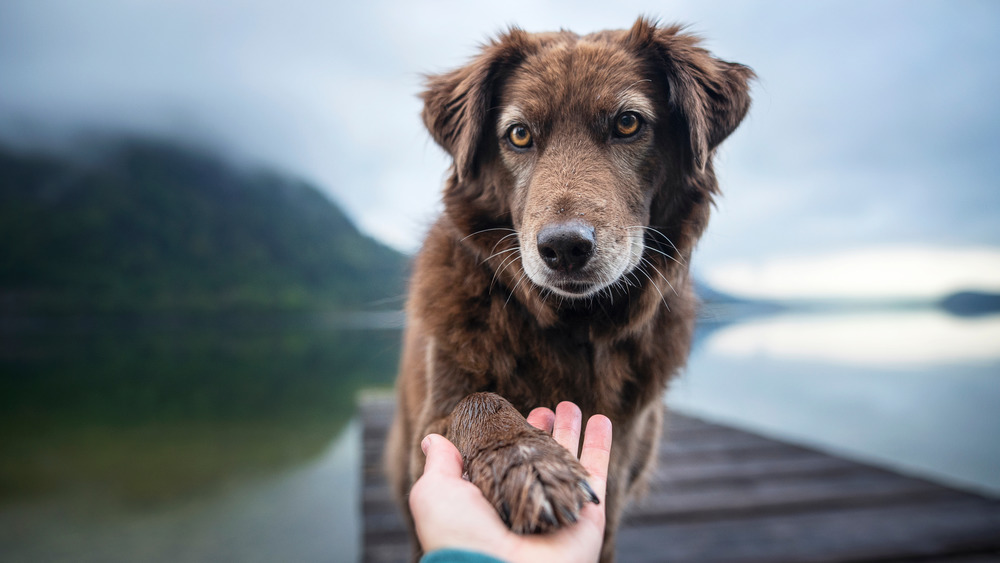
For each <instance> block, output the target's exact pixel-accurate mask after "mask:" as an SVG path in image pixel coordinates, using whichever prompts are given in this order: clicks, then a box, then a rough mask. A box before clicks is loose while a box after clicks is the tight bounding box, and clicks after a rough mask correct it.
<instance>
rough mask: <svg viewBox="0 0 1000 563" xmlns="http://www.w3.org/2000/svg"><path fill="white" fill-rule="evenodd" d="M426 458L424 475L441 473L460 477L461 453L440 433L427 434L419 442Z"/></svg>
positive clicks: (446, 475)
mask: <svg viewBox="0 0 1000 563" xmlns="http://www.w3.org/2000/svg"><path fill="white" fill-rule="evenodd" d="M420 449H422V450H423V451H424V455H425V456H427V460H426V461H425V462H424V475H441V476H445V477H457V478H459V479H461V478H462V454H460V453H458V448H456V447H455V445H454V444H452V443H451V442H450V441H448V439H447V438H445V437H444V436H442V435H440V434H428V435H427V436H426V437H424V439H423V441H421V442H420Z"/></svg>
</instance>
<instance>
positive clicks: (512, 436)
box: [447, 393, 598, 534]
mask: <svg viewBox="0 0 1000 563" xmlns="http://www.w3.org/2000/svg"><path fill="white" fill-rule="evenodd" d="M447 437H448V438H449V439H450V440H451V441H452V442H453V443H454V444H455V446H456V447H458V450H459V452H461V454H462V461H463V463H464V467H465V473H466V475H467V476H468V478H469V480H470V481H471V482H472V483H473V484H475V485H476V486H477V487H479V489H480V490H481V491H482V492H483V495H484V496H485V497H486V498H487V500H489V501H490V503H492V504H493V506H494V507H495V508H496V509H497V512H498V513H499V514H500V517H501V518H503V520H504V522H506V523H507V525H508V526H509V527H510V528H511V530H513V531H515V532H517V533H522V534H524V533H535V532H546V531H549V530H553V529H556V528H559V527H561V526H565V525H567V524H572V523H574V522H576V520H577V518H578V517H579V514H580V509H581V508H582V507H583V503H585V502H595V503H596V502H598V499H597V495H596V494H594V491H593V489H591V487H590V485H589V484H588V483H587V472H586V470H585V469H584V468H583V466H582V465H580V462H579V461H578V460H577V459H576V456H575V455H573V454H572V453H570V452H569V450H567V449H566V448H564V447H562V446H561V445H559V443H558V442H556V440H555V439H554V438H553V437H552V436H551V435H549V434H548V433H547V432H545V431H543V430H539V429H538V428H535V427H533V426H531V425H530V424H528V421H527V420H525V419H524V417H523V416H521V414H520V413H519V412H518V411H517V409H515V408H514V407H513V406H512V405H511V404H510V403H509V402H507V400H506V399H504V398H502V397H500V396H499V395H496V394H494V393H473V394H471V395H469V396H468V397H466V398H465V399H463V400H462V401H461V402H460V403H459V404H458V405H457V406H456V407H455V409H454V410H453V411H452V413H451V421H450V424H449V426H448V431H447Z"/></svg>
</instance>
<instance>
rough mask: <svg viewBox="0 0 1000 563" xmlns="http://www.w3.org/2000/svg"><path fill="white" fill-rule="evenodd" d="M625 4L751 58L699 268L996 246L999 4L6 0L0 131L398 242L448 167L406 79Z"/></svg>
mask: <svg viewBox="0 0 1000 563" xmlns="http://www.w3.org/2000/svg"><path fill="white" fill-rule="evenodd" d="M639 14H646V15H650V16H653V17H658V18H660V19H661V20H662V21H665V22H674V21H679V22H685V23H689V24H691V29H692V30H693V31H695V32H698V33H699V34H701V35H702V36H703V37H705V39H706V41H705V45H706V46H707V47H708V48H710V49H711V50H712V51H713V52H715V53H716V54H717V55H719V56H721V57H722V58H725V59H728V60H734V61H738V62H742V63H745V64H748V65H750V66H751V67H753V68H754V69H755V70H756V71H757V73H758V74H759V76H760V81H759V82H758V83H757V84H756V85H755V87H754V92H753V95H754V100H755V101H754V106H753V108H752V110H751V113H750V115H749V117H748V118H747V120H746V121H745V122H744V124H743V125H742V126H741V128H740V129H739V130H738V131H737V132H736V134H734V135H733V136H732V137H731V138H730V140H729V141H727V143H725V144H724V145H723V148H722V150H721V152H720V154H719V156H718V159H717V169H718V171H719V174H720V177H721V180H722V187H723V192H724V194H725V197H724V198H723V199H722V201H721V202H720V206H719V210H718V212H717V213H716V215H715V217H714V218H713V222H712V224H711V225H710V227H709V233H708V235H707V236H706V238H705V239H704V240H703V242H702V244H701V246H700V248H699V251H698V254H697V256H696V258H695V270H696V271H699V272H704V273H706V275H707V276H708V277H712V273H713V272H715V273H716V274H718V272H726V271H733V268H735V267H743V268H744V270H746V268H747V265H748V264H749V265H751V266H755V265H763V264H770V265H772V266H774V265H775V264H781V263H784V262H788V261H794V260H796V259H800V258H802V257H809V258H811V259H814V260H819V261H820V262H821V261H822V257H824V256H834V255H836V256H837V257H838V259H842V258H843V256H844V255H845V253H847V254H849V253H851V252H855V251H858V250H864V251H865V252H867V253H868V254H867V255H866V256H868V259H869V260H870V259H871V252H872V249H875V250H879V249H881V251H884V252H885V253H886V255H887V256H888V255H891V254H892V253H893V252H894V249H896V248H899V247H901V246H905V247H906V248H907V249H908V250H907V252H910V253H911V254H912V252H913V251H914V249H920V248H928V247H932V248H933V249H935V250H936V251H937V254H936V255H935V256H936V258H935V260H936V262H935V265H936V266H935V267H936V268H945V269H946V268H947V267H948V262H947V257H948V256H949V250H950V249H959V248H969V247H975V248H978V249H981V250H985V251H987V252H993V253H998V254H997V255H1000V251H998V249H1000V220H998V214H1000V211H998V210H1000V185H998V180H1000V135H998V132H1000V103H998V99H1000V98H998V92H1000V63H998V59H997V57H998V55H1000V2H990V1H983V2H967V1H966V2H962V1H949V2H944V1H941V2H917V1H896V2H874V1H864V2H844V1H838V2H799V1H792V2H763V1H762V2H711V1H691V2H656V3H651V2H607V1H606V0H604V1H600V2H597V1H582V2H581V1H577V2H566V3H554V2H553V3H545V2H537V1H533V2H521V1H505V2H502V3H499V2H494V3H489V4H484V5H478V4H473V3H472V2H393V1H388V0H387V1H379V0H373V1H366V2H357V3H354V4H352V5H347V6H344V5H343V4H342V3H339V2H327V1H314V0H282V1H281V2H277V1H274V2H264V1H260V0H244V1H235V0H233V1H211V0H146V1H141V0H91V1H88V2H80V1H75V0H3V1H2V2H0V137H2V138H5V139H8V140H11V139H14V140H17V141H18V142H39V141H40V140H44V139H48V138H51V137H52V136H53V135H56V136H58V135H61V134H64V133H66V132H73V131H78V130H81V129H93V130H103V129H117V130H125V131H130V132H140V133H151V134H156V135H166V136H171V137H180V138H184V139H193V140H197V141H199V142H202V143H208V144H209V145H211V146H215V147H218V148H220V149H222V150H225V151H226V152H228V153H230V154H233V155H236V156H238V157H241V158H248V159H252V160H259V161H261V162H262V163H265V164H267V165H269V166H274V167H277V168H279V169H282V170H284V171H288V172H291V173H294V174H296V175H299V176H301V177H303V178H305V179H307V180H309V181H311V182H313V183H315V184H316V185H317V186H319V187H321V188H322V189H324V190H326V191H327V192H328V193H329V194H330V195H331V197H332V198H333V199H335V200H336V201H337V202H338V203H340V204H341V205H343V206H344V207H345V208H346V210H347V212H348V213H349V214H350V215H351V216H352V217H353V218H354V219H355V220H356V222H357V223H358V224H359V226H360V227H361V228H362V229H363V230H365V231H366V232H368V233H370V234H372V235H374V236H376V237H378V238H380V239H382V240H384V241H385V242H387V243H389V244H391V245H393V246H395V247H397V248H400V249H402V250H405V251H413V250H415V249H416V248H418V246H419V242H420V238H421V235H422V233H423V231H424V230H425V229H426V227H427V226H428V224H429V223H430V221H431V220H432V219H433V217H434V215H435V213H436V212H437V210H438V208H439V207H438V198H439V190H440V186H441V181H442V179H443V177H444V173H445V170H446V168H447V165H448V162H447V159H446V158H445V155H444V153H443V152H442V151H441V150H440V149H438V148H437V147H436V146H435V145H434V143H433V142H432V141H431V140H430V137H429V136H428V135H427V133H426V132H425V131H424V130H423V126H422V124H421V122H420V120H419V112H420V103H419V101H418V99H417V97H416V96H417V94H418V92H419V91H420V88H421V74H422V73H427V72H440V71H445V70H448V69H451V68H453V67H455V66H457V65H460V64H462V63H463V62H464V61H466V60H468V59H469V57H471V56H472V55H473V54H474V53H475V52H476V48H477V45H478V44H479V43H480V42H482V41H483V40H485V39H486V38H487V37H489V36H491V35H494V34H495V33H496V32H497V31H499V30H501V29H503V28H505V27H506V26H507V25H510V24H517V25H519V26H521V27H523V28H525V29H527V30H529V31H542V30H551V29H558V28H567V29H572V30H574V31H578V32H581V33H585V32H590V31H594V30H598V29H602V28H622V27H628V26H630V25H631V23H632V22H633V21H634V20H635V17H636V16H637V15H639ZM942 249H943V250H944V252H943V253H942V252H941V251H942ZM911 258H912V256H911ZM942 260H943V261H944V262H942ZM876 262H877V261H876ZM817 263H818V262H817ZM816 267H817V268H818V267H819V266H816ZM956 267H958V266H956ZM963 267H971V268H975V267H976V265H975V263H972V264H971V266H970V265H969V264H966V265H965V266H963ZM727 268H728V270H727ZM772 270H773V268H772ZM744 273H746V272H744ZM771 273H772V274H773V271H772V272H771ZM981 273H983V274H984V275H983V276H980V277H984V276H985V277H986V278H990V279H993V276H994V274H995V278H996V285H997V288H998V289H1000V272H993V271H988V272H987V271H985V270H984V272H981ZM852 275H853V276H854V277H857V272H853V273H852ZM715 277H718V275H716V276H715ZM745 283H746V284H749V285H753V284H760V283H763V282H761V280H760V279H757V280H754V279H753V277H752V276H751V279H750V280H749V281H746V282H745ZM987 285H988V284H987ZM729 289H733V288H729ZM736 289H737V290H738V289H739V288H736Z"/></svg>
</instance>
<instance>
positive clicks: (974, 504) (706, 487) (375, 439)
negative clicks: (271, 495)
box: [360, 398, 1000, 563]
mask: <svg viewBox="0 0 1000 563" xmlns="http://www.w3.org/2000/svg"><path fill="white" fill-rule="evenodd" d="M391 415H392V401H391V399H385V398H380V399H377V400H374V401H373V400H365V401H362V405H361V411H360V418H361V420H362V424H363V425H364V429H363V433H362V463H363V468H362V478H363V484H364V486H363V489H362V511H363V523H362V525H363V530H364V532H363V542H364V549H363V552H364V561H372V562H374V561H406V560H407V559H408V557H409V546H407V545H406V542H407V533H406V531H405V529H404V526H403V521H402V518H401V517H400V515H399V513H398V509H397V507H396V505H395V502H394V500H393V498H392V495H391V494H390V493H389V490H388V487H387V483H386V481H385V477H384V475H383V474H382V470H381V458H382V448H383V444H384V441H385V437H386V434H387V431H388V426H389V424H390V421H391ZM618 550H619V559H620V560H621V561H626V562H631V561H637V562H642V561H664V560H668V561H681V562H684V561H691V562H694V561H751V562H754V561H774V562H781V561H872V560H879V561H894V560H900V561H904V560H913V559H918V560H920V561H942V562H944V561H951V562H953V563H979V562H981V561H994V560H1000V503H998V502H997V501H996V500H993V499H987V498H983V497H979V496H976V495H972V494H968V493H963V492H959V491H955V490H953V489H949V488H946V487H942V486H939V485H935V484H933V483H930V482H927V481H925V480H922V479H915V478H913V477H907V476H903V475H899V474H897V473H894V472H891V471H887V470H883V469H879V468H874V467H871V466H869V465H865V464H862V463H858V462H856V461H851V460H846V459H843V458H840V457H836V456H831V455H828V454H826V453H823V452H820V451H816V450H813V449H809V448H805V447H802V446H797V445H793V444H788V443H784V442H781V441H778V440H774V439H772V438H768V437H764V436H759V435H756V434H752V433H749V432H744V431H741V430H737V429H734V428H729V427H725V426H721V425H717V424H713V423H709V422H706V421H703V420H699V419H696V418H692V417H685V416H682V415H677V414H672V415H671V416H669V417H668V420H667V422H666V424H665V432H664V437H663V442H662V443H661V455H660V466H659V469H658V470H657V472H656V474H655V475H654V476H653V478H652V481H651V484H650V489H649V494H648V495H647V497H646V498H645V500H644V501H643V502H642V503H641V504H638V505H635V506H633V507H631V508H630V510H629V512H628V515H627V518H626V521H625V524H624V525H623V527H622V529H621V531H620V536H619V543H618Z"/></svg>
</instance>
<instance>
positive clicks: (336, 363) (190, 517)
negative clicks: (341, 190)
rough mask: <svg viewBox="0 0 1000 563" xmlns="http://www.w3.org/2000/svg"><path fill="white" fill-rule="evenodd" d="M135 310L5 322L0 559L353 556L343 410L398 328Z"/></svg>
mask: <svg viewBox="0 0 1000 563" xmlns="http://www.w3.org/2000/svg"><path fill="white" fill-rule="evenodd" d="M230 321H231V320H230ZM142 324H143V325H144V326H143V327H142V328H141V329H136V328H135V327H134V326H133V327H125V328H123V327H122V326H118V323H98V324H97V326H96V328H95V326H94V325H93V324H92V323H83V324H81V323H65V324H60V325H57V326H47V327H44V328H37V327H36V328H35V329H31V330H25V329H24V327H21V329H18V330H14V331H12V330H9V329H8V330H6V331H4V332H3V339H2V343H3V344H2V346H0V555H2V557H0V558H2V559H4V560H25V561H61V560H66V561H115V560H118V561H158V560H171V561H178V560H183V561H218V560H240V561H254V560H261V561H274V560H281V559H288V558H290V559H295V560H303V559H315V560H331V559H332V560H344V561H352V560H354V559H355V557H356V551H355V550H356V545H355V542H356V539H357V515H356V513H355V510H356V508H355V507H356V506H357V505H358V504H357V502H356V498H355V496H356V491H357V488H358V483H357V469H358V468H357V459H358V458H357V450H358V447H359V446H358V440H357V429H356V428H353V427H352V426H349V425H348V422H349V420H350V418H351V416H352V414H353V410H354V397H355V394H356V392H357V390H359V389H360V388H362V387H369V386H378V385H382V386H388V385H389V384H390V383H391V381H392V378H393V375H394V373H395V368H396V363H397V361H398V341H399V333H398V331H395V330H366V331H345V330H334V329H328V328H323V326H324V324H328V323H318V324H317V323H314V322H304V323H295V322H291V321H290V320H289V319H284V320H282V321H281V322H278V323H272V322H255V323H250V322H246V320H245V319H244V320H241V321H238V322H214V321H213V322H202V323H194V324H191V323H180V325H178V323H174V322H167V323H153V324H154V325H155V327H151V326H149V325H148V323H142ZM282 554H284V555H285V556H282Z"/></svg>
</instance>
